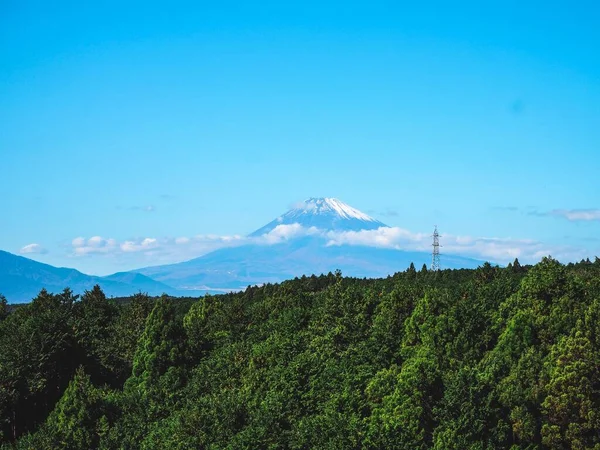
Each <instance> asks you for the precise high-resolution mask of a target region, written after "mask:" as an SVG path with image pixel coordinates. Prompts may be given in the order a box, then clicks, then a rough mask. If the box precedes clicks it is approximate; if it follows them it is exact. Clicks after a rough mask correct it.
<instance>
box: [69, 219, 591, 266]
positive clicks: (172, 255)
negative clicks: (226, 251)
mask: <svg viewBox="0 0 600 450" xmlns="http://www.w3.org/2000/svg"><path fill="white" fill-rule="evenodd" d="M305 236H314V237H319V238H322V239H323V242H324V245H327V246H341V245H353V246H365V247H378V248H387V249H395V250H403V251H421V252H430V251H431V236H430V233H413V232H411V231H409V230H405V229H403V228H399V227H381V228H379V229H376V230H362V231H341V232H338V231H324V230H320V229H317V228H315V227H310V228H306V227H303V226H302V225H300V224H297V223H295V224H291V225H278V226H277V227H275V228H274V229H273V230H272V231H270V232H269V233H266V234H264V235H262V236H258V237H247V236H240V235H230V236H219V235H213V234H208V235H196V236H191V237H188V236H180V237H175V238H173V237H165V238H156V237H143V238H135V239H127V240H124V241H122V242H118V241H117V240H116V239H112V238H103V237H100V236H93V237H91V238H87V239H86V238H84V237H78V238H75V239H73V241H72V243H71V247H72V256H76V257H82V256H88V255H100V254H104V255H112V256H117V257H128V256H129V257H133V256H134V255H137V257H138V258H139V257H140V256H142V257H145V258H147V259H148V260H149V261H151V262H152V263H156V264H162V263H172V262H181V261H185V260H187V259H191V258H195V257H199V256H202V255H204V254H206V253H209V252H211V251H213V250H217V249H220V248H226V247H237V246H241V245H246V244H255V245H277V244H279V243H283V242H286V241H289V240H292V239H296V238H300V237H305ZM441 245H442V248H441V252H442V255H443V254H447V255H461V256H467V257H472V258H475V259H481V260H488V261H491V262H496V263H500V264H506V263H508V262H511V261H513V260H514V259H515V258H519V260H520V261H522V262H524V263H534V262H537V261H539V260H540V259H541V258H542V257H544V256H548V255H552V256H553V257H555V258H558V259H559V260H566V261H574V260H580V259H583V258H585V257H587V256H590V254H589V251H585V250H584V249H579V248H573V247H568V246H549V245H545V244H544V243H542V242H539V241H534V240H530V239H515V238H498V237H473V236H458V235H451V234H444V235H443V236H442V239H441Z"/></svg>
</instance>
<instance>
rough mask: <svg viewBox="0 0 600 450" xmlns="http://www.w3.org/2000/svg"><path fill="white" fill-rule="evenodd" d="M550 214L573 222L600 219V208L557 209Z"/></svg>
mask: <svg viewBox="0 0 600 450" xmlns="http://www.w3.org/2000/svg"><path fill="white" fill-rule="evenodd" d="M548 215H551V216H557V217H563V218H565V219H567V220H570V221H572V222H576V221H591V220H600V209H555V210H553V211H550V212H549V213H548Z"/></svg>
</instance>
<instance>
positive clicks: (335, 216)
mask: <svg viewBox="0 0 600 450" xmlns="http://www.w3.org/2000/svg"><path fill="white" fill-rule="evenodd" d="M293 224H299V225H302V226H303V227H305V228H311V227H315V228H318V229H321V230H328V231H360V230H377V229H378V228H380V227H387V225H386V224H384V223H382V222H380V221H379V220H375V219H373V218H372V217H370V216H368V215H366V214H365V213H363V212H361V211H359V210H358V209H354V208H353V207H351V206H349V205H347V204H345V203H343V202H341V201H339V200H338V199H337V198H309V199H308V200H306V201H304V202H303V203H301V204H299V205H297V206H296V207H295V208H293V209H290V210H289V211H288V212H286V213H285V214H283V215H282V216H279V217H278V218H277V219H275V220H273V221H271V222H269V223H268V224H266V225H265V226H264V227H261V228H259V229H258V230H256V231H255V232H254V233H251V234H250V236H251V237H258V236H263V235H264V234H267V233H270V232H271V231H273V230H274V229H275V228H277V227H278V226H279V225H293Z"/></svg>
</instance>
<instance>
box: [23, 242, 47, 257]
mask: <svg viewBox="0 0 600 450" xmlns="http://www.w3.org/2000/svg"><path fill="white" fill-rule="evenodd" d="M19 253H21V254H22V255H33V254H37V255H43V254H45V253H48V250H46V249H45V248H44V247H42V246H41V245H40V244H35V243H33V244H27V245H25V246H23V247H22V248H21V250H19Z"/></svg>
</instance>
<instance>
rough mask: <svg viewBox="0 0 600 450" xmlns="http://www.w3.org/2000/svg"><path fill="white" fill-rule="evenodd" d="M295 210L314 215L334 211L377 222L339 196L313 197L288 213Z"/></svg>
mask: <svg viewBox="0 0 600 450" xmlns="http://www.w3.org/2000/svg"><path fill="white" fill-rule="evenodd" d="M294 212H300V214H314V215H318V214H329V213H332V212H334V213H336V214H338V215H339V216H340V217H342V218H344V219H358V220H364V221H366V222H376V220H375V219H373V218H372V217H370V216H368V215H367V214H365V213H363V212H361V211H359V210H358V209H355V208H353V207H352V206H350V205H348V204H346V203H344V202H342V201H341V200H338V199H337V198H330V197H321V198H314V197H311V198H309V199H307V200H305V201H304V203H303V204H301V205H299V207H298V208H295V209H292V210H291V211H289V212H288V213H287V214H292V213H294Z"/></svg>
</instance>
